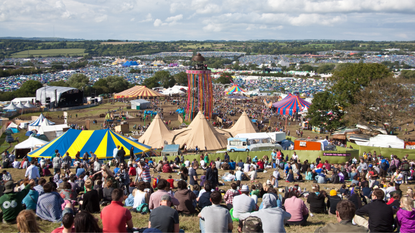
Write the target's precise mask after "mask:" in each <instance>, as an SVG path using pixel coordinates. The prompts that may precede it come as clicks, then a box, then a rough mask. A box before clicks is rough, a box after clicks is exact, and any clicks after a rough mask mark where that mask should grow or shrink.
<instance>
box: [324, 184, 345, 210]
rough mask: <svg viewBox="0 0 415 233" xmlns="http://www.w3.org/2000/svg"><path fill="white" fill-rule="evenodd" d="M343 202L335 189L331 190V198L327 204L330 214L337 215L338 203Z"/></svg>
mask: <svg viewBox="0 0 415 233" xmlns="http://www.w3.org/2000/svg"><path fill="white" fill-rule="evenodd" d="M341 200H342V198H341V197H339V196H337V191H336V190H335V189H332V190H330V196H329V198H328V202H327V205H328V206H329V214H336V210H337V203H339V202H340V201H341Z"/></svg>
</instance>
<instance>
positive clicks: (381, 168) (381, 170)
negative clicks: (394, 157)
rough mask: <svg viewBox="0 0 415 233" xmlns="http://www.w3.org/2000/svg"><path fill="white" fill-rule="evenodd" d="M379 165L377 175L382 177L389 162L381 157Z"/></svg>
mask: <svg viewBox="0 0 415 233" xmlns="http://www.w3.org/2000/svg"><path fill="white" fill-rule="evenodd" d="M381 159H382V160H381V161H380V166H379V176H380V177H382V178H384V177H386V174H387V171H388V169H389V162H388V160H387V159H386V158H383V156H382V157H381Z"/></svg>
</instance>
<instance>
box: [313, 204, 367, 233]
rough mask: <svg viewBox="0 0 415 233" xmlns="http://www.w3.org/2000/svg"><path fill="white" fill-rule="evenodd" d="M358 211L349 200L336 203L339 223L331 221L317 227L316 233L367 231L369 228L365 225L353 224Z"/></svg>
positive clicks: (361, 232)
mask: <svg viewBox="0 0 415 233" xmlns="http://www.w3.org/2000/svg"><path fill="white" fill-rule="evenodd" d="M355 212H356V207H355V205H354V204H353V203H352V202H351V201H348V200H343V201H340V202H339V203H337V205H336V218H337V223H329V224H327V225H326V226H324V227H319V228H317V229H316V230H315V231H314V232H315V233H326V232H327V233H328V232H359V233H366V232H369V230H368V229H367V228H365V227H363V226H358V225H353V223H352V220H353V217H354V215H355Z"/></svg>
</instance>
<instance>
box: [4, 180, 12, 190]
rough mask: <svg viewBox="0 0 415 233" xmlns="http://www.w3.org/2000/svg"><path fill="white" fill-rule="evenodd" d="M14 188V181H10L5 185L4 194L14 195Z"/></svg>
mask: <svg viewBox="0 0 415 233" xmlns="http://www.w3.org/2000/svg"><path fill="white" fill-rule="evenodd" d="M13 188H14V183H13V181H11V180H9V181H7V182H6V183H5V184H4V192H3V193H12V192H13Z"/></svg>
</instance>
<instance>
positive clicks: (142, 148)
mask: <svg viewBox="0 0 415 233" xmlns="http://www.w3.org/2000/svg"><path fill="white" fill-rule="evenodd" d="M111 136H112V139H113V140H114V143H116V144H115V145H123V144H122V143H121V142H120V141H119V140H118V139H117V137H116V136H115V135H113V133H111ZM118 137H122V136H120V135H118ZM122 139H124V141H126V142H128V143H129V144H131V145H132V146H134V147H135V148H138V149H140V150H142V152H147V151H150V150H151V148H147V147H144V146H142V145H140V144H138V143H137V142H134V141H132V140H130V139H128V138H126V137H122ZM118 143H119V144H118ZM130 149H131V148H127V147H124V150H126V153H127V152H128V151H130ZM142 152H139V153H135V154H141V153H142Z"/></svg>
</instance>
